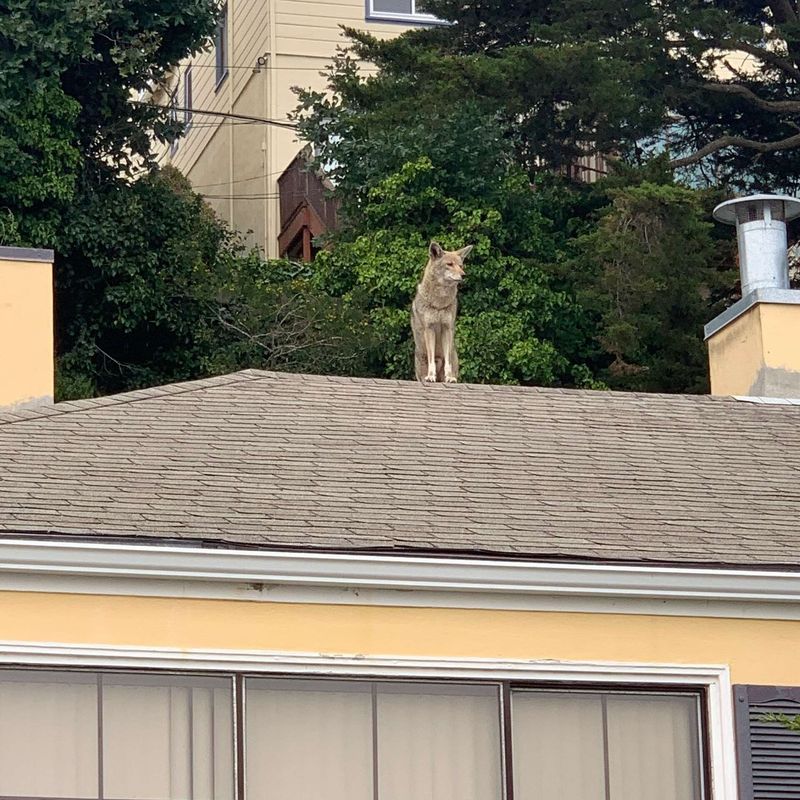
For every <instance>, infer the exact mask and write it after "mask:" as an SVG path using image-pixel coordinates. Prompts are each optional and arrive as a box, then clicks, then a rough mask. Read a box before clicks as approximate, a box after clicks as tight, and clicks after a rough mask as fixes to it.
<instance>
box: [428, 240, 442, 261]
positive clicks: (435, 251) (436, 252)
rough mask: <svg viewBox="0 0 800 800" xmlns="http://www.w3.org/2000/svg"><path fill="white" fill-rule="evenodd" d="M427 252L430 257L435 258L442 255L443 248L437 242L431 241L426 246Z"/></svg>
mask: <svg viewBox="0 0 800 800" xmlns="http://www.w3.org/2000/svg"><path fill="white" fill-rule="evenodd" d="M428 253H429V254H430V257H431V258H433V259H437V258H441V257H442V256H443V255H444V250H443V249H442V246H441V245H440V244H439V242H431V246H430V247H429V248H428Z"/></svg>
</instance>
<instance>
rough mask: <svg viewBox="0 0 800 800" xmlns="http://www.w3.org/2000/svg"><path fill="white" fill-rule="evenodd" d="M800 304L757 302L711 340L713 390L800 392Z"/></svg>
mask: <svg viewBox="0 0 800 800" xmlns="http://www.w3.org/2000/svg"><path fill="white" fill-rule="evenodd" d="M798 329H800V305H789V304H786V305H784V304H779V303H756V304H755V305H753V306H751V307H750V308H749V309H747V311H745V312H744V314H742V315H741V316H739V317H737V318H736V319H735V320H733V322H731V323H729V324H728V325H726V326H725V327H723V328H722V329H720V330H719V331H717V332H716V333H715V334H713V335H712V336H711V337H710V338H709V340H708V357H709V367H710V375H711V393H712V394H717V395H755V396H759V395H765V396H776V397H800V347H798V345H797V335H796V334H797V331H798Z"/></svg>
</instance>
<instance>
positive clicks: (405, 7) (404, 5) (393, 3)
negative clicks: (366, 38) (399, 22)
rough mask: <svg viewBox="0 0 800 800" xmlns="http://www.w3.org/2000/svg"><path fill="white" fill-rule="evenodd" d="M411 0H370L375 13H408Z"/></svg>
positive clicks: (410, 8) (410, 9)
mask: <svg viewBox="0 0 800 800" xmlns="http://www.w3.org/2000/svg"><path fill="white" fill-rule="evenodd" d="M411 3H412V0H372V10H373V11H374V12H375V13H385V14H410V13H411V11H412V7H411Z"/></svg>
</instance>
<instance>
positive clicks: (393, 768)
mask: <svg viewBox="0 0 800 800" xmlns="http://www.w3.org/2000/svg"><path fill="white" fill-rule="evenodd" d="M377 737H378V739H377V741H378V797H380V798H381V800H409V798H413V799H414V800H434V799H435V800H491V798H498V800H499V798H500V797H501V795H502V779H501V755H500V752H501V745H500V703H499V695H498V689H497V688H496V687H492V686H458V685H436V684H396V685H392V684H378V691H377Z"/></svg>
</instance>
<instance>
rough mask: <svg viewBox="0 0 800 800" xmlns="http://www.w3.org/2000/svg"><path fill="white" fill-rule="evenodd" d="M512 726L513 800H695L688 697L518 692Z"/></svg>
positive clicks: (691, 700) (692, 710)
mask: <svg viewBox="0 0 800 800" xmlns="http://www.w3.org/2000/svg"><path fill="white" fill-rule="evenodd" d="M604 705H605V713H604V709H603V706H604ZM512 721H513V745H514V751H513V753H514V786H515V798H516V800H604V799H605V798H606V797H608V798H609V800H700V797H701V784H700V780H701V779H700V754H699V728H698V715H697V698H696V697H694V696H689V695H686V696H679V695H643V694H641V695H640V694H622V693H619V694H612V693H608V694H599V693H598V694H593V693H588V692H587V693H580V692H576V693H569V692H545V691H538V692H537V691H519V692H515V693H514V695H513V700H512Z"/></svg>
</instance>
